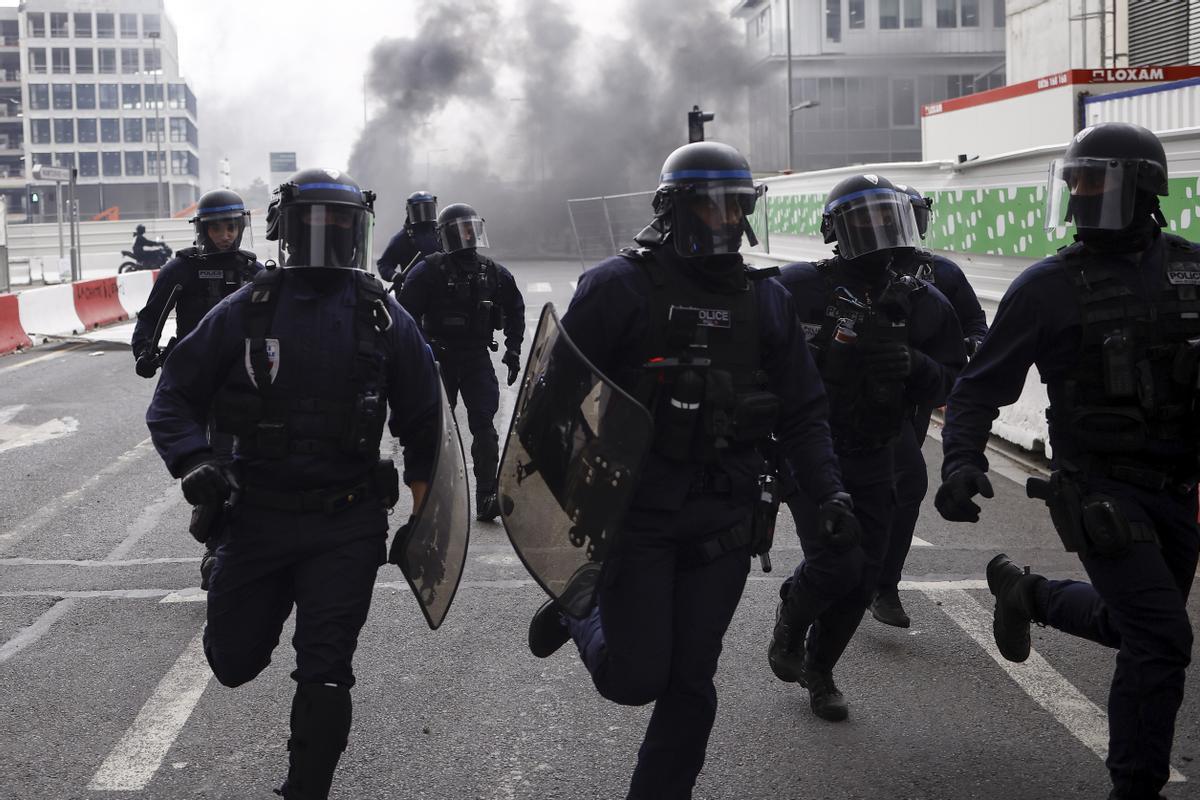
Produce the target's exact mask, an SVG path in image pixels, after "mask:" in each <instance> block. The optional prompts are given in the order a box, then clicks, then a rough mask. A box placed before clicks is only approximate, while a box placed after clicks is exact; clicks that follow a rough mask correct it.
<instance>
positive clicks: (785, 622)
mask: <svg viewBox="0 0 1200 800" xmlns="http://www.w3.org/2000/svg"><path fill="white" fill-rule="evenodd" d="M807 632H808V626H807V625H805V626H804V629H803V630H800V629H799V627H798V625H797V623H796V621H795V620H793V619H792V614H791V613H790V611H789V610H788V601H787V600H780V601H779V605H778V606H776V608H775V630H773V631H772V632H771V645H770V646H769V647H768V648H767V662H768V663H769V664H770V665H771V672H774V673H775V677H776V678H779V680H781V681H783V682H784V683H795V682H796V681H798V680H800V678H799V674H800V670H801V669H802V667H803V664H804V635H805V634H806V633H807Z"/></svg>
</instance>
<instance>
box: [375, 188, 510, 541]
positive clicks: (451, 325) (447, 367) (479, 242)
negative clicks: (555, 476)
mask: <svg viewBox="0 0 1200 800" xmlns="http://www.w3.org/2000/svg"><path fill="white" fill-rule="evenodd" d="M437 232H438V237H439V239H440V241H441V246H442V250H443V251H444V252H438V253H433V254H431V255H430V256H428V257H427V258H426V259H424V260H423V261H419V262H418V263H417V264H416V266H414V267H413V268H412V269H411V270H410V271H409V272H408V274H407V275H406V277H405V279H404V285H403V286H402V287H401V289H400V293H399V297H400V304H401V305H402V306H404V308H405V309H406V310H407V311H408V313H409V314H411V315H412V316H413V319H415V320H417V321H418V322H419V323H420V324H421V330H422V331H424V333H425V338H426V339H427V340H428V341H429V344H430V345H431V346H432V347H433V350H434V353H435V354H436V355H437V360H438V362H439V363H440V364H441V368H442V379H443V380H444V381H445V382H446V392H447V394H448V395H449V396H450V404H451V405H452V406H453V405H455V404H456V403H457V399H458V395H459V394H460V393H461V394H462V398H463V403H464V404H465V405H466V407H467V422H468V425H469V427H470V428H471V458H472V459H473V460H474V463H475V467H474V471H475V502H476V505H475V508H476V518H477V519H480V520H493V519H495V518H496V516H497V515H498V514H499V513H500V510H499V507H498V505H497V503H496V469H497V467H498V466H499V461H500V444H499V437H498V436H497V434H496V427H495V423H494V421H493V420H494V418H495V416H496V412H497V411H499V410H500V384H499V382H498V381H497V380H496V369H495V367H493V366H492V359H491V355H490V354H489V353H488V349H489V348H491V349H492V350H495V349H497V345H496V342H495V341H494V340H493V339H492V332H493V331H498V330H503V331H504V357H503V358H501V359H500V361H501V363H503V364H504V365H505V366H506V367H508V376H507V377H508V385H509V386H512V385H513V383H515V382H516V380H517V374H518V372H519V371H520V368H521V340H522V338H524V336H525V299H524V298H523V297H522V296H521V291H520V290H519V289H518V288H517V283H516V281H514V280H513V276H512V273H511V272H509V271H508V270H507V269H505V268H504V267H503V266H501V265H500V264H497V263H496V262H495V261H493V260H492V259H490V258H488V257H487V256H484V255H481V254H480V253H479V252H478V248H480V247H487V246H488V240H487V231H486V230H485V229H484V221H483V218H482V217H480V216H479V214H478V213H476V211H475V209H474V208H472V207H471V206H469V205H467V204H466V203H453V204H451V205H448V206H446V207H445V208H443V209H442V211H441V213H440V214H438V220H437Z"/></svg>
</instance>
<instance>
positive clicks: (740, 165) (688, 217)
mask: <svg viewBox="0 0 1200 800" xmlns="http://www.w3.org/2000/svg"><path fill="white" fill-rule="evenodd" d="M764 191H766V189H765V188H764V187H762V186H758V185H755V183H754V176H753V175H752V174H751V172H750V164H749V162H748V161H746V157H745V156H743V155H742V154H741V153H739V152H738V151H737V150H736V149H735V148H733V147H730V146H729V145H727V144H722V143H721V142H693V143H692V144H685V145H684V146H683V147H680V148H678V149H677V150H675V151H674V152H673V153H671V155H669V156H667V160H666V161H664V162H663V166H662V173H661V174H660V175H659V180H658V190H657V191H656V192H655V193H654V221H653V222H651V223H650V225H648V226H647V227H646V228H645V229H644V230H643V231H642V232H641V233H639V234H638V235H637V236H635V237H634V239H635V241H637V242H638V243H639V244H643V245H647V246H652V247H653V246H658V245H661V244H663V243H664V242H665V241H666V240H667V239H668V238H669V239H670V240H671V241H672V242H673V243H674V245H675V251H676V252H677V253H679V254H680V255H681V256H685V257H689V258H691V257H701V256H709V255H715V254H720V253H736V252H737V251H738V250H739V249H740V248H741V246H742V236H743V234H744V235H745V236H746V238H747V239H748V240H749V241H750V246H751V247H753V246H755V245H757V244H758V239H757V238H756V237H755V236H754V230H753V229H752V228H751V227H750V221H749V219H748V217H749V216H750V215H751V214H753V213H754V206H755V205H756V204H757V202H758V197H759V195H761V194H762V193H763V192H764Z"/></svg>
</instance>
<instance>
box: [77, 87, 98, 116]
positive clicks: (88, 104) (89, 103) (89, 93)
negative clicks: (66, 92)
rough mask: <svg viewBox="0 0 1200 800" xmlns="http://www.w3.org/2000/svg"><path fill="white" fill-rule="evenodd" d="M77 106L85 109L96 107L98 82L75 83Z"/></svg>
mask: <svg viewBox="0 0 1200 800" xmlns="http://www.w3.org/2000/svg"><path fill="white" fill-rule="evenodd" d="M75 107H76V108H79V109H84V110H87V109H92V108H95V107H96V84H94V83H77V84H75Z"/></svg>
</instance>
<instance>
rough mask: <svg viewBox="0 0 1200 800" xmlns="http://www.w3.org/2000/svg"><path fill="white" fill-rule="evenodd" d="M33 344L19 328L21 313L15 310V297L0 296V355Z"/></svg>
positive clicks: (9, 295)
mask: <svg viewBox="0 0 1200 800" xmlns="http://www.w3.org/2000/svg"><path fill="white" fill-rule="evenodd" d="M31 344H33V342H31V341H30V340H29V336H28V335H27V334H26V333H25V329H24V328H23V327H21V312H20V310H19V309H18V308H17V296H16V295H14V294H5V295H0V355H3V354H4V353H11V352H12V351H13V350H19V349H20V348H22V347H29V346H30V345H31Z"/></svg>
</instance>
